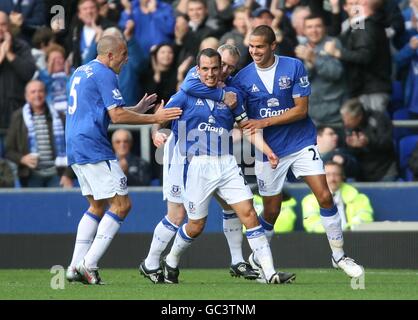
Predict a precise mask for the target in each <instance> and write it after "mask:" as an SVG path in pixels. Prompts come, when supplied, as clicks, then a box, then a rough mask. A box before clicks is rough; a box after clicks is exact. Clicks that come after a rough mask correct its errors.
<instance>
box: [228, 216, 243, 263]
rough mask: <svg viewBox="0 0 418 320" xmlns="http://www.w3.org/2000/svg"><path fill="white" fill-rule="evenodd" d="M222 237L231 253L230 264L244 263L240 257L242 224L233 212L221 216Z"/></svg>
mask: <svg viewBox="0 0 418 320" xmlns="http://www.w3.org/2000/svg"><path fill="white" fill-rule="evenodd" d="M223 228H224V235H225V237H226V240H227V241H228V246H229V251H230V252H231V264H232V265H234V264H237V263H239V262H243V261H244V257H243V256H242V238H243V235H242V224H241V221H240V220H239V219H238V217H237V215H236V214H235V213H234V212H231V213H230V212H228V213H227V212H225V211H224V216H223Z"/></svg>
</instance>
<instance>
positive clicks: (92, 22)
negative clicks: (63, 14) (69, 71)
mask: <svg viewBox="0 0 418 320" xmlns="http://www.w3.org/2000/svg"><path fill="white" fill-rule="evenodd" d="M112 26H113V24H112V22H111V21H109V20H107V19H106V18H103V17H101V16H100V15H99V9H98V5H97V2H96V0H79V1H78V6H77V17H76V19H75V20H74V21H73V23H72V25H71V26H70V32H69V34H68V37H67V48H66V51H67V53H70V60H71V65H72V66H73V67H74V68H77V67H79V66H80V65H82V64H84V63H86V62H88V61H85V58H86V56H87V54H88V52H89V49H90V46H91V45H92V44H93V43H94V42H95V40H96V42H97V41H98V39H100V37H101V35H102V33H103V30H104V29H106V28H109V27H112Z"/></svg>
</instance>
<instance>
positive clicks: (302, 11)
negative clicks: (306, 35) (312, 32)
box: [292, 7, 311, 36]
mask: <svg viewBox="0 0 418 320" xmlns="http://www.w3.org/2000/svg"><path fill="white" fill-rule="evenodd" d="M310 14H311V12H310V10H309V8H307V7H306V8H302V7H298V8H297V9H296V10H295V12H293V14H292V27H293V29H295V31H296V34H297V35H298V36H301V35H303V31H304V22H305V18H306V17H307V16H309V15H310Z"/></svg>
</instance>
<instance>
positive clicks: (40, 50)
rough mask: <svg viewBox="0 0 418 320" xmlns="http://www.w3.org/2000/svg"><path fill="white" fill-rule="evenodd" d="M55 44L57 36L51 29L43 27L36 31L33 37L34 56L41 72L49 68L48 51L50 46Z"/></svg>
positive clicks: (32, 51)
mask: <svg viewBox="0 0 418 320" xmlns="http://www.w3.org/2000/svg"><path fill="white" fill-rule="evenodd" d="M54 42H55V35H54V32H52V30H51V28H49V27H41V28H39V29H38V30H36V32H35V34H34V35H33V37H32V50H31V53H32V56H33V58H34V59H35V62H36V67H37V69H38V71H39V70H44V69H46V68H47V65H46V51H47V49H48V47H49V45H50V44H52V43H54Z"/></svg>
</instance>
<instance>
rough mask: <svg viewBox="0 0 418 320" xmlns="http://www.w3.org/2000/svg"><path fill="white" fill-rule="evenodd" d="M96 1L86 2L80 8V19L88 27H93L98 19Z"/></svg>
mask: <svg viewBox="0 0 418 320" xmlns="http://www.w3.org/2000/svg"><path fill="white" fill-rule="evenodd" d="M98 14H99V13H98V10H97V6H96V2H95V1H92V0H91V1H85V2H83V3H82V4H80V5H79V6H78V18H79V19H80V20H81V21H82V22H83V23H84V24H85V25H87V26H91V25H92V24H93V23H94V22H95V21H96V19H97V17H98Z"/></svg>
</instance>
